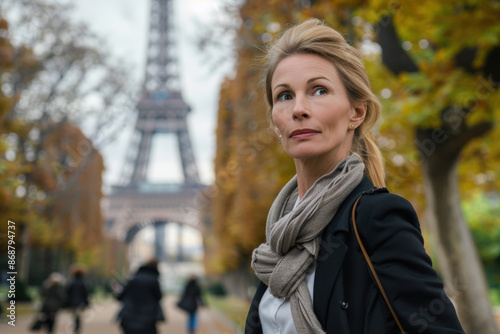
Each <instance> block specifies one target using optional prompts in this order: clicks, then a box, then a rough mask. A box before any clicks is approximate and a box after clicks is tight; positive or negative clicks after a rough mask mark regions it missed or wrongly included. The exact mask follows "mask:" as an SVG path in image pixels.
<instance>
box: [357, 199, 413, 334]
mask: <svg viewBox="0 0 500 334" xmlns="http://www.w3.org/2000/svg"><path fill="white" fill-rule="evenodd" d="M362 196H363V195H361V196H359V197H358V199H357V200H356V202H355V203H354V206H353V208H352V225H353V226H354V233H355V234H356V239H358V244H359V247H360V248H361V252H363V256H364V257H365V260H366V262H367V263H368V267H370V271H371V272H372V274H373V278H374V279H375V282H376V283H377V285H378V288H379V290H380V293H381V294H382V297H384V300H385V302H386V304H387V307H389V310H390V311H391V313H392V316H393V317H394V320H395V321H396V324H397V325H398V328H399V330H400V331H401V333H402V334H405V331H404V329H403V326H402V325H401V322H400V321H399V319H398V316H397V315H396V312H394V309H393V308H392V305H391V303H390V302H389V298H387V295H386V293H385V290H384V287H383V286H382V283H381V282H380V279H379V278H378V275H377V272H376V271H375V268H374V267H373V264H372V261H371V260H370V257H369V256H368V253H367V252H366V249H365V246H364V245H363V242H361V238H360V237H359V232H358V227H357V225H356V207H357V206H358V202H359V200H360V199H361V197H362Z"/></svg>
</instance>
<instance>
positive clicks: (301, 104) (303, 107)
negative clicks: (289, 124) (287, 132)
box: [292, 95, 311, 120]
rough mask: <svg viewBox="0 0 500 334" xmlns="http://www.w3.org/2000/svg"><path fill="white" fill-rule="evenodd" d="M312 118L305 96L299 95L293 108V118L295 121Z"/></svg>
mask: <svg viewBox="0 0 500 334" xmlns="http://www.w3.org/2000/svg"><path fill="white" fill-rule="evenodd" d="M310 116H311V111H310V105H309V102H308V100H307V98H306V97H305V96H299V95H297V96H296V97H295V104H294V106H293V113H292V117H293V119H294V120H300V119H305V118H309V117H310Z"/></svg>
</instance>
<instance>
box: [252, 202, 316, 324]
mask: <svg viewBox="0 0 500 334" xmlns="http://www.w3.org/2000/svg"><path fill="white" fill-rule="evenodd" d="M299 201H300V199H299V198H297V201H296V202H295V205H294V207H293V209H294V210H295V208H296V207H297V205H298V204H299ZM315 276H316V263H313V264H312V265H311V266H310V267H309V268H308V269H307V273H306V278H305V280H306V284H307V289H308V290H309V294H310V295H311V300H312V299H313V290H314V277H315ZM259 317H260V323H261V324H262V332H263V333H264V334H272V333H280V334H297V330H296V329H295V324H294V323H293V318H292V310H291V308H290V300H289V299H285V298H276V297H274V296H273V295H271V293H270V292H269V288H267V289H266V292H264V295H263V296H262V299H261V300H260V304H259Z"/></svg>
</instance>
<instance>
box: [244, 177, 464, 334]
mask: <svg viewBox="0 0 500 334" xmlns="http://www.w3.org/2000/svg"><path fill="white" fill-rule="evenodd" d="M362 193H365V194H366V195H365V196H363V197H362V199H361V201H360V202H359V204H358V208H357V210H356V222H357V224H358V230H359V232H360V235H361V239H362V241H363V244H364V245H365V248H366V250H367V252H368V254H369V256H370V259H371V261H372V262H373V265H374V267H375V269H376V271H377V274H378V276H379V278H380V281H381V282H382V285H383V287H384V289H385V291H386V293H387V296H388V298H389V300H390V302H391V304H392V307H393V308H394V310H395V312H396V314H397V315H398V318H399V320H400V322H401V324H402V326H403V328H404V330H405V331H406V332H407V333H418V334H422V333H436V334H438V333H439V334H446V333H464V331H463V329H462V327H461V325H460V323H459V321H458V318H457V315H456V312H455V308H454V307H453V304H452V303H451V301H450V300H449V299H448V297H447V296H446V294H445V293H444V290H443V284H442V283H441V282H440V281H439V279H438V277H437V274H436V272H435V271H434V269H433V268H432V263H431V259H430V258H429V256H428V255H427V254H426V252H425V250H424V247H423V238H422V235H421V233H420V227H419V223H418V218H417V215H416V213H415V211H414V209H413V207H412V206H411V204H410V203H409V202H408V201H406V200H405V199H403V198H402V197H399V196H397V195H394V194H390V193H388V192H387V190H386V189H385V188H380V189H377V188H374V187H373V184H372V183H371V182H370V181H369V179H368V178H367V177H366V176H365V177H364V178H363V180H362V181H361V183H360V184H359V185H358V187H356V189H355V190H354V191H353V192H352V193H351V194H350V195H349V196H348V197H347V198H346V200H345V201H344V202H343V203H342V205H341V206H340V207H339V210H338V211H337V214H336V215H335V217H334V218H333V219H332V221H331V222H330V223H329V224H328V226H327V227H326V228H325V231H324V233H323V237H322V243H321V249H320V251H319V254H318V259H317V263H316V275H315V279H314V291H313V308H314V313H315V314H316V316H317V318H318V320H319V322H320V323H321V326H322V327H323V329H324V330H325V331H326V332H327V333H331V334H381V333H399V331H398V328H397V325H396V323H395V321H394V319H393V317H392V315H391V313H390V311H389V308H388V307H387V305H386V304H385V301H384V299H383V297H382V295H381V294H380V292H379V290H378V288H377V285H376V284H375V283H374V281H373V279H372V277H371V273H370V270H369V268H368V265H367V264H366V261H365V259H364V257H363V254H362V253H361V250H360V248H359V245H358V242H357V240H356V236H355V235H354V233H353V232H352V222H351V210H352V207H353V205H354V202H355V201H356V199H357V198H358V197H359V196H360V195H361V194H362ZM266 289H267V286H266V285H265V284H264V283H262V282H260V284H259V286H258V287H257V291H256V293H255V296H254V299H253V301H252V304H251V306H250V310H249V313H248V316H247V321H246V325H245V333H246V334H254V333H262V327H261V324H260V319H259V303H260V300H261V298H262V295H263V294H264V292H265V291H266ZM299 334H306V333H299ZM307 334H309V333H307Z"/></svg>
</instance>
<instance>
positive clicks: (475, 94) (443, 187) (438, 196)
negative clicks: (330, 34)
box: [361, 1, 500, 333]
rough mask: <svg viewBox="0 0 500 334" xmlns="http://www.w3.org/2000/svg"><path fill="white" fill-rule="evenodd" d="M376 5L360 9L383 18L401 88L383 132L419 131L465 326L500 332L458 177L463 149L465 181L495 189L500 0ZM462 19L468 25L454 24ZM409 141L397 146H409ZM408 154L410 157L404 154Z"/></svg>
mask: <svg viewBox="0 0 500 334" xmlns="http://www.w3.org/2000/svg"><path fill="white" fill-rule="evenodd" d="M379 6H381V7H377V6H374V7H371V8H364V10H363V12H362V13H361V15H363V16H364V17H366V18H367V20H371V21H372V22H376V25H375V26H374V27H375V33H374V35H375V36H376V41H377V42H378V44H379V45H380V47H381V49H382V55H381V59H382V62H383V64H384V65H385V67H386V69H388V70H389V71H390V72H391V73H392V74H393V75H394V76H395V77H394V79H395V80H394V81H393V82H392V83H393V84H395V88H394V91H395V92H396V94H393V96H392V97H391V101H390V102H389V103H387V107H388V108H387V109H389V112H388V113H387V117H386V118H385V124H386V125H384V127H383V128H382V129H381V132H383V133H384V136H385V137H389V136H390V134H391V132H395V133H398V132H399V135H400V134H401V131H405V130H406V131H408V130H410V131H412V132H413V133H414V137H413V138H411V139H412V141H413V144H414V145H415V147H413V148H414V149H416V150H417V151H418V153H419V154H418V165H420V167H421V168H422V179H423V185H424V186H423V191H424V194H425V197H426V205H427V216H426V218H427V219H426V223H427V226H428V227H429V228H430V230H431V232H432V235H433V236H434V238H435V239H436V241H437V242H436V245H437V247H438V249H437V254H438V260H439V266H440V273H441V274H442V277H443V280H444V282H445V285H446V287H447V289H448V292H449V293H450V294H451V296H452V297H453V299H454V300H455V301H456V304H457V311H458V313H459V316H460V319H461V321H462V324H463V326H464V328H465V330H466V332H470V333H476V332H481V333H497V328H496V325H495V322H494V319H493V316H492V311H491V306H490V305H489V301H488V286H487V284H486V280H485V277H484V270H483V268H482V265H481V262H480V261H479V256H478V253H477V250H476V247H475V245H474V242H473V239H472V237H471V233H470V231H469V229H468V227H467V225H466V222H465V219H464V217H463V214H462V211H461V206H460V191H459V183H458V180H459V163H460V161H461V158H462V156H463V157H464V158H467V159H470V160H468V161H467V160H465V163H464V164H463V167H465V166H467V171H466V173H467V175H461V178H460V179H461V180H463V182H462V187H463V189H471V184H470V183H471V182H470V180H467V179H468V178H472V179H473V180H474V179H476V180H477V179H478V177H482V179H483V180H484V182H483V184H476V185H475V186H474V188H476V189H477V188H479V187H482V188H488V189H489V190H491V189H495V188H496V189H498V183H497V182H498V181H495V178H494V177H492V176H494V175H498V172H499V169H498V166H495V163H496V162H497V161H498V157H499V152H498V149H497V148H496V147H495V146H494V145H491V140H492V139H493V138H494V137H498V130H496V131H492V130H493V128H494V120H495V119H496V118H497V117H498V111H499V109H498V107H497V105H498V102H500V93H499V92H498V90H497V89H496V88H497V86H498V82H499V81H500V66H499V65H498V63H497V61H496V59H498V57H499V55H500V30H499V29H498V27H497V25H496V20H497V18H498V17H499V15H500V8H499V7H498V6H497V5H496V4H495V3H494V2H490V1H478V2H476V3H474V4H472V3H470V2H466V1H460V2H455V3H453V4H448V3H446V4H442V3H435V2H430V1H429V2H425V4H423V3H419V4H418V5H416V4H414V3H408V4H406V3H405V4H404V5H402V4H400V6H396V7H389V2H383V3H381V4H379ZM424 8H425V9H424ZM384 9H385V10H384ZM387 9H390V10H387ZM370 16H371V17H370ZM445 18H446V19H445ZM465 22H468V24H467V30H466V32H464V31H463V30H462V29H456V28H457V27H459V26H461V24H463V23H465ZM417 26H418V28H417ZM403 41H404V42H403ZM411 45H415V46H416V45H419V48H417V47H415V48H412V47H411ZM405 49H406V50H405ZM418 49H420V50H418ZM379 73H380V71H379ZM385 77H387V73H386V74H385ZM375 78H376V79H379V78H381V77H380V76H379V77H378V78H377V77H376V76H375ZM379 80H380V79H379ZM379 84H380V83H379ZM392 87H394V86H392ZM389 89H391V88H389ZM391 124H392V126H391ZM393 124H398V125H397V126H394V125H393ZM398 127H399V129H398ZM488 132H492V134H491V135H490V137H485V140H483V141H482V142H480V141H479V138H480V137H482V136H485V135H486V134H487V133H488ZM399 137H401V136H399ZM473 140H475V141H476V142H475V143H473V145H469V143H471V141H473ZM467 146H470V147H467ZM410 148H411V146H410V145H409V146H407V147H406V148H404V149H403V150H401V151H400V152H404V153H403V154H408V152H409V149H410ZM405 151H406V152H405ZM410 154H411V153H410ZM391 155H392V157H394V155H393V154H391ZM389 161H391V160H389ZM392 161H394V160H392ZM472 161H476V163H475V165H476V166H473V165H474V163H471V162H472ZM477 162H481V163H479V164H478V163H477ZM404 163H406V160H405V159H404V158H403V159H402V160H401V159H400V161H399V163H398V164H399V165H401V164H404ZM463 167H462V168H463ZM414 172H416V170H415V171H414ZM461 173H464V171H463V169H462V172H461ZM412 175H414V173H412V174H409V175H408V176H409V177H412ZM465 195H466V194H465ZM471 305H474V306H473V307H471Z"/></svg>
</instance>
